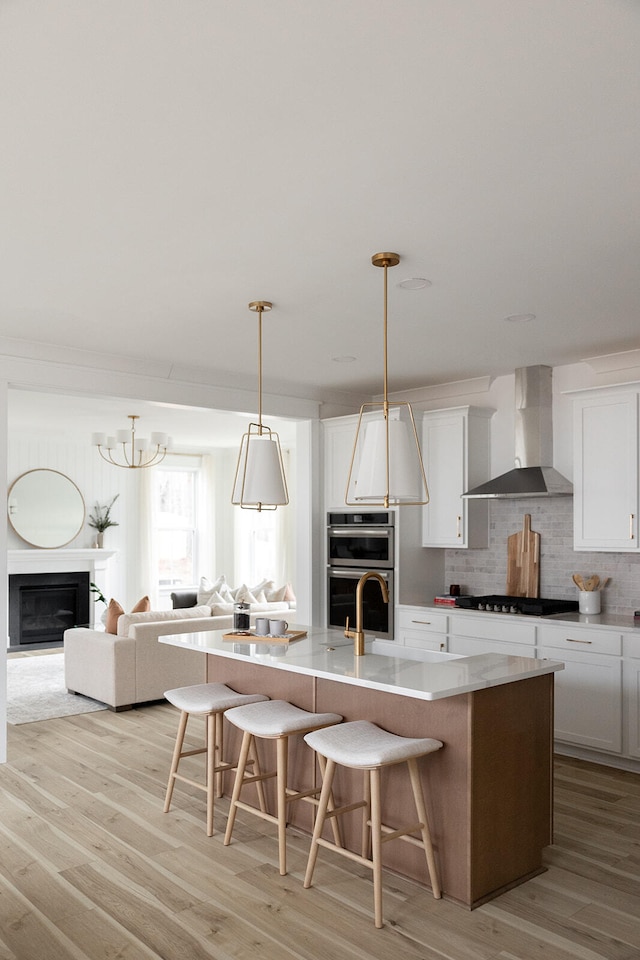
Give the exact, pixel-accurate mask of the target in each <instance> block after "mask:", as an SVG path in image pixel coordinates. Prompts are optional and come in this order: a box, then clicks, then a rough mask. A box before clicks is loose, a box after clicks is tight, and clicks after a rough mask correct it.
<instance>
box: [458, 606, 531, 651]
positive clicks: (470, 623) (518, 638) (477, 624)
mask: <svg viewBox="0 0 640 960" xmlns="http://www.w3.org/2000/svg"><path fill="white" fill-rule="evenodd" d="M449 619H450V623H449V633H455V634H456V635H457V636H460V637H478V638H479V639H481V640H499V641H502V642H504V643H530V644H535V642H536V627H535V624H534V623H523V622H522V621H521V620H518V619H517V618H516V617H505V618H504V619H503V618H502V617H499V616H497V617H494V616H491V614H490V613H488V614H484V615H482V616H476V617H466V616H464V615H463V614H462V615H461V614H457V615H456V616H452V617H450V618H449Z"/></svg>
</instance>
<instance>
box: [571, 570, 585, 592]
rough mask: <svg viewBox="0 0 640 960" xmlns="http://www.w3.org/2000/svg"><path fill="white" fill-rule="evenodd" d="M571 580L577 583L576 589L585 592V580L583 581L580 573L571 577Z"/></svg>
mask: <svg viewBox="0 0 640 960" xmlns="http://www.w3.org/2000/svg"><path fill="white" fill-rule="evenodd" d="M571 579H572V580H573V582H574V583H575V585H576V587H577V588H578V590H584V589H585V586H584V580H583V579H582V577H581V576H580V574H579V573H574V575H573V576H572V577H571Z"/></svg>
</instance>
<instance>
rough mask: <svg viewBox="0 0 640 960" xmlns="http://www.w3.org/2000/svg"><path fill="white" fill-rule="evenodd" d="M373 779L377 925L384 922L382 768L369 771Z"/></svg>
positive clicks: (373, 838)
mask: <svg viewBox="0 0 640 960" xmlns="http://www.w3.org/2000/svg"><path fill="white" fill-rule="evenodd" d="M369 773H370V779H371V848H372V859H373V904H374V915H375V925H376V927H378V928H380V927H382V925H383V922H382V818H381V810H380V770H379V769H378V768H374V769H373V770H370V771H369Z"/></svg>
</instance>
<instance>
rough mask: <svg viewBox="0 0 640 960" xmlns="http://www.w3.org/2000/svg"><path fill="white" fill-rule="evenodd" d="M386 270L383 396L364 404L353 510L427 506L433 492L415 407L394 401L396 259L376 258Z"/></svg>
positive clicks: (348, 499)
mask: <svg viewBox="0 0 640 960" xmlns="http://www.w3.org/2000/svg"><path fill="white" fill-rule="evenodd" d="M371 262H372V263H373V265H374V266H376V267H383V268H384V330H383V336H384V392H383V399H382V401H378V402H375V401H374V402H370V403H363V404H362V406H361V407H360V416H359V418H358V428H357V430H356V437H355V441H354V445H353V453H352V456H351V464H350V467H349V476H348V479H347V492H346V495H345V503H346V504H347V505H348V506H362V505H363V504H368V505H371V506H381V507H389V506H422V505H424V504H426V503H428V502H429V488H428V486H427V478H426V475H425V471H424V464H423V462H422V454H421V452H420V441H419V438H418V432H417V430H416V424H415V419H414V416H413V410H412V408H411V404H410V403H407V402H406V401H390V400H389V396H388V372H387V339H388V336H387V326H388V324H387V270H388V268H389V267H395V266H396V264H398V263H399V262H400V257H399V256H398V254H397V253H376V254H374V256H373V257H372V258H371Z"/></svg>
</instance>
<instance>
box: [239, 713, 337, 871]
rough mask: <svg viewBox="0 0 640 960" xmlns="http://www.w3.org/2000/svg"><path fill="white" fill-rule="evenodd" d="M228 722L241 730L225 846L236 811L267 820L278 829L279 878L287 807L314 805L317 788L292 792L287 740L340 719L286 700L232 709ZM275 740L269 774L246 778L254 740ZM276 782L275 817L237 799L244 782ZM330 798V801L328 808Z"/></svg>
mask: <svg viewBox="0 0 640 960" xmlns="http://www.w3.org/2000/svg"><path fill="white" fill-rule="evenodd" d="M226 716H227V719H228V720H229V722H230V723H232V724H233V725H234V726H236V727H238V729H240V730H242V731H243V737H242V745H241V747H240V756H239V758H238V766H237V769H236V778H235V783H234V786H233V794H232V797H231V804H230V807H229V818H228V820H227V829H226V833H225V837H224V842H225V845H228V844H229V843H231V835H232V833H233V825H234V822H235V817H236V811H237V810H238V809H242V810H246V811H247V812H248V813H253V814H256V816H259V817H262V818H263V819H264V820H269V821H270V822H271V823H275V824H277V826H278V862H279V869H280V873H281V875H282V876H284V875H285V874H286V872H287V852H286V827H287V807H288V806H289V804H291V803H293V802H294V801H295V800H306V801H310V802H312V803H315V804H316V805H317V802H318V800H317V797H318V794H319V793H320V788H319V787H312V788H310V789H308V790H293V789H292V788H290V787H289V786H288V785H287V767H288V756H289V737H291V736H294V735H295V734H305V733H308V732H309V731H310V730H318V729H320V728H322V727H327V726H330V725H331V724H339V723H340V722H341V720H342V717H341V716H340V715H339V714H337V713H310V712H309V711H308V710H302V709H301V708H300V707H296V706H295V705H294V704H292V703H289V702H288V701H286V700H269V701H268V702H266V703H253V704H250V705H248V706H246V707H234V708H233V709H232V710H229V711H228V713H227V714H226ZM256 739H265V740H276V769H275V771H270V772H268V773H256V774H255V775H254V776H247V775H246V773H245V765H246V762H247V758H248V756H249V750H250V749H251V748H252V747H253V748H254V749H255V740H256ZM274 777H275V779H276V793H277V802H276V806H277V816H273V815H272V814H270V813H268V812H266V811H265V810H263V809H260V810H259V809H257V808H256V807H253V806H250V805H249V804H247V803H243V802H242V801H241V800H240V792H241V790H242V788H243V786H244V785H245V784H247V783H252V782H254V781H255V782H259V781H263V780H269V779H272V778H274ZM330 804H331V799H329V805H330ZM334 837H335V839H336V843H340V833H339V830H337V829H336V830H335V831H334Z"/></svg>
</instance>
